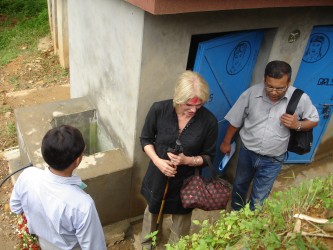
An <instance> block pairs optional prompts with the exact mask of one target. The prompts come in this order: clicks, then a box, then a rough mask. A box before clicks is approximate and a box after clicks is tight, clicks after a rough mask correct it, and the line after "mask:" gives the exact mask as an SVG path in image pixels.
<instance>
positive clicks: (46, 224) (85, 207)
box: [10, 125, 106, 250]
mask: <svg viewBox="0 0 333 250" xmlns="http://www.w3.org/2000/svg"><path fill="white" fill-rule="evenodd" d="M84 148H85V143H84V140H83V137H82V134H81V132H80V131H79V130H78V129H76V128H74V127H72V126H68V125H62V126H59V127H56V128H53V129H51V130H49V131H48V132H47V133H46V135H45V136H44V138H43V141H42V147H41V151H42V155H43V158H44V160H45V162H46V163H47V164H48V165H49V167H46V168H45V170H41V169H39V168H36V167H31V168H28V169H26V170H24V171H23V172H22V173H21V175H20V176H19V178H18V180H17V182H16V184H15V186H14V189H13V192H12V195H11V198H10V208H11V211H12V212H14V213H16V214H21V213H24V214H25V216H26V218H27V222H28V228H29V232H30V233H31V234H35V235H37V236H38V239H39V244H40V247H41V248H42V249H52V250H58V249H61V250H66V249H68V250H69V249H71V250H72V249H75V250H76V249H87V250H88V249H89V250H91V249H101V250H103V249H106V243H105V238H104V233H103V229H102V226H101V222H100V220H99V217H98V214H97V211H96V207H95V204H94V201H93V200H92V198H91V197H90V196H89V195H88V194H87V193H85V192H84V191H83V189H84V188H85V187H86V185H85V184H84V183H83V182H82V181H81V179H80V178H79V177H78V176H76V175H75V174H73V171H74V169H75V168H77V167H78V166H79V164H80V162H81V160H82V156H83V151H84Z"/></svg>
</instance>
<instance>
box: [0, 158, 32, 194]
mask: <svg viewBox="0 0 333 250" xmlns="http://www.w3.org/2000/svg"><path fill="white" fill-rule="evenodd" d="M32 166H33V165H32V163H29V164H28V165H26V166H24V167H22V168H19V169H18V170H16V171H14V172H13V173H11V174H9V175H7V176H6V177H5V179H4V180H3V181H2V182H1V183H0V188H1V186H2V185H3V184H4V183H5V181H6V180H8V179H9V178H10V177H11V176H12V175H14V174H16V173H17V172H20V171H22V170H23V169H26V168H29V167H32Z"/></svg>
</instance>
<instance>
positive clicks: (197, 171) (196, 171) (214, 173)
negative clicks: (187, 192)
mask: <svg viewBox="0 0 333 250" xmlns="http://www.w3.org/2000/svg"><path fill="white" fill-rule="evenodd" d="M202 158H203V160H204V161H205V162H206V163H207V164H208V167H209V169H210V172H211V173H212V177H213V178H217V174H216V171H215V169H214V168H213V164H212V161H211V160H210V157H209V156H208V155H202ZM195 175H197V176H198V175H199V168H195Z"/></svg>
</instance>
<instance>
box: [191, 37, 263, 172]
mask: <svg viewBox="0 0 333 250" xmlns="http://www.w3.org/2000/svg"><path fill="white" fill-rule="evenodd" d="M262 38H263V31H249V32H240V33H234V34H230V35H226V36H222V37H219V38H215V39H212V40H209V41H205V42H201V43H200V44H199V47H198V51H197V56H196V59H195V64H194V68H193V70H194V71H196V72H198V73H200V74H201V75H202V76H203V77H204V78H205V80H206V81H207V82H208V84H209V87H210V92H211V94H210V99H209V101H208V102H207V103H206V105H205V106H206V107H207V108H208V109H209V110H210V111H211V112H212V113H213V114H214V115H215V116H216V118H217V120H218V126H219V135H218V140H217V147H216V157H215V160H214V167H215V168H216V169H217V170H218V165H219V163H220V161H221V159H222V157H223V155H222V153H221V152H220V150H219V147H220V144H221V142H222V140H223V138H224V136H225V132H226V129H227V126H228V122H227V121H226V120H225V119H224V116H225V115H226V114H227V112H228V111H229V109H230V108H231V106H232V105H233V104H234V103H235V102H236V101H237V99H238V97H239V96H240V95H241V93H242V92H243V91H244V90H246V89H247V88H248V87H249V84H250V82H251V77H252V71H253V68H254V65H255V62H256V59H257V55H258V52H259V48H260V44H261V41H262Z"/></svg>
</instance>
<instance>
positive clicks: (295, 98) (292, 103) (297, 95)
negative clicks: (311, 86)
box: [286, 89, 304, 115]
mask: <svg viewBox="0 0 333 250" xmlns="http://www.w3.org/2000/svg"><path fill="white" fill-rule="evenodd" d="M303 93H304V91H303V90H301V89H295V91H294V92H293V94H292V96H291V98H290V100H289V103H288V106H287V108H286V113H287V114H289V115H293V114H294V113H295V110H296V108H297V104H298V102H299V99H301V96H302V95H303Z"/></svg>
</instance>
